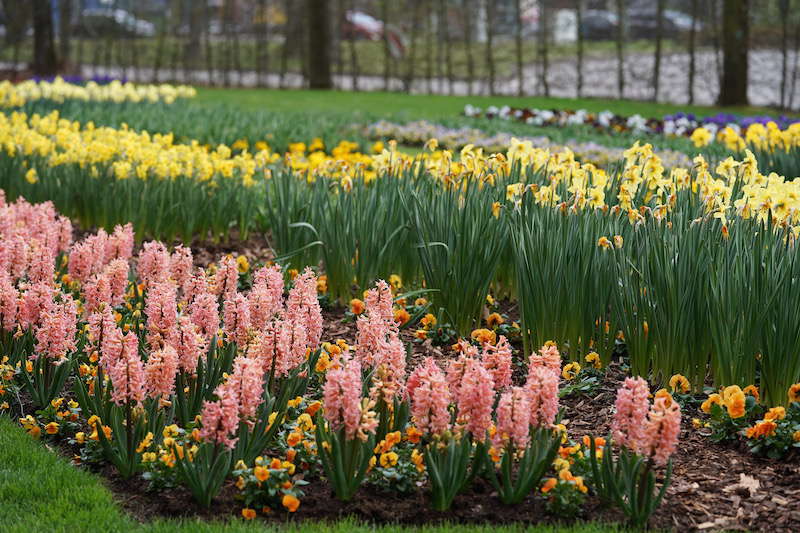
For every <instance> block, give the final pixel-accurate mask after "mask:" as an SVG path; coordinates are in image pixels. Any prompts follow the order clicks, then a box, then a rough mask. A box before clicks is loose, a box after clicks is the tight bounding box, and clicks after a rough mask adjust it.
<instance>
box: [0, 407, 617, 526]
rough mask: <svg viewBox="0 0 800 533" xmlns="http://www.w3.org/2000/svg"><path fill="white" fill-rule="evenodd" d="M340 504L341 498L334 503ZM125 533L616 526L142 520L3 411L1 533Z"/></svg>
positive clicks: (0, 421)
mask: <svg viewBox="0 0 800 533" xmlns="http://www.w3.org/2000/svg"><path fill="white" fill-rule="evenodd" d="M331 505H335V502H331ZM89 530H91V531H97V532H103V533H105V532H125V533H172V532H186V533H189V532H200V533H204V532H207V533H216V532H224V533H238V532H251V531H275V532H286V533H411V532H420V533H490V532H492V533H515V532H531V533H555V532H563V533H605V532H615V531H619V530H618V529H617V528H616V527H614V526H605V525H597V524H580V525H575V526H568V527H564V528H561V527H555V526H536V527H523V526H517V527H513V526H512V527H509V526H502V527H495V526H492V525H490V524H487V525H484V526H463V525H455V524H452V525H441V526H427V527H403V526H380V527H373V526H369V525H364V524H361V523H359V522H358V521H356V520H353V519H345V520H340V521H337V522H331V523H324V522H297V523H287V524H285V525H281V526H278V525H273V524H269V525H266V524H264V523H262V522H259V521H255V522H244V521H243V520H242V519H239V518H237V517H230V518H229V519H228V521H219V522H205V521H202V520H168V519H163V520H157V521H154V522H151V523H146V524H140V523H138V522H136V521H135V520H133V519H132V518H131V517H130V516H128V515H127V514H126V513H125V512H124V511H122V510H121V509H120V508H119V507H118V506H117V505H116V503H115V502H114V498H113V495H112V494H111V492H110V491H109V490H108V489H107V488H106V487H105V486H104V485H103V484H102V482H101V480H100V479H99V478H98V477H97V476H96V475H94V474H92V473H90V472H88V471H86V470H82V469H79V468H75V467H74V466H72V465H70V464H69V463H68V462H67V461H66V460H65V459H64V458H62V457H60V456H58V455H57V454H56V453H55V452H53V451H50V450H48V449H47V448H46V447H45V446H44V445H43V444H42V443H40V442H38V441H35V440H33V439H32V438H31V437H30V436H28V435H27V434H26V433H25V432H24V431H23V430H22V429H21V428H20V427H18V426H17V425H16V423H14V422H13V421H11V420H10V419H9V418H8V417H5V416H0V532H2V533H7V532H8V533H12V532H14V533H17V532H19V533H28V532H31V531H37V532H42V533H45V532H48V533H49V532H54V533H55V532H65V533H67V532H69V533H77V532H81V531H89Z"/></svg>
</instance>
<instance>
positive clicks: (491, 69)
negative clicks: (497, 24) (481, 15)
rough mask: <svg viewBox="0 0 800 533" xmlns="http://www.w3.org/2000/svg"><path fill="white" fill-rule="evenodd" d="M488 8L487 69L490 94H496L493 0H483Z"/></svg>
mask: <svg viewBox="0 0 800 533" xmlns="http://www.w3.org/2000/svg"><path fill="white" fill-rule="evenodd" d="M483 3H484V6H485V8H486V70H487V73H488V76H489V77H488V80H487V82H488V84H489V94H490V95H492V96H494V94H495V93H494V54H493V51H492V46H493V45H492V36H493V34H494V28H493V25H494V6H493V5H492V2H491V0H483Z"/></svg>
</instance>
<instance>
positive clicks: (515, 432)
mask: <svg viewBox="0 0 800 533" xmlns="http://www.w3.org/2000/svg"><path fill="white" fill-rule="evenodd" d="M530 425H531V402H530V395H529V394H528V391H527V390H526V389H525V388H523V387H512V388H511V390H508V391H506V392H504V393H502V394H501V395H500V401H499V402H498V403H497V432H496V433H495V436H494V439H493V444H494V445H495V446H497V447H504V446H505V445H506V444H511V445H512V446H514V447H515V448H517V449H518V450H524V449H525V448H527V447H528V443H529V442H530Z"/></svg>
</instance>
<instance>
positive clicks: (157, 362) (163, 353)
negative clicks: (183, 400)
mask: <svg viewBox="0 0 800 533" xmlns="http://www.w3.org/2000/svg"><path fill="white" fill-rule="evenodd" d="M144 372H145V378H146V388H147V395H148V396H149V397H151V398H157V397H159V396H160V397H161V398H162V399H164V400H166V399H168V398H169V397H170V396H171V395H172V393H173V392H175V378H176V377H177V375H178V354H177V353H176V352H175V348H173V347H172V346H170V345H165V346H164V347H163V348H161V349H159V350H156V351H154V352H151V353H150V357H149V358H148V359H147V364H146V365H145V368H144Z"/></svg>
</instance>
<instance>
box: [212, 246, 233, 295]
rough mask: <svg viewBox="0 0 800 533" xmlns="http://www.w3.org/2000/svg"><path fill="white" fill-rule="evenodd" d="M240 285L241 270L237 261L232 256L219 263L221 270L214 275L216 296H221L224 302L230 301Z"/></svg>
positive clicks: (218, 269)
mask: <svg viewBox="0 0 800 533" xmlns="http://www.w3.org/2000/svg"><path fill="white" fill-rule="evenodd" d="M238 285H239V269H238V267H237V266H236V260H235V259H234V258H233V257H231V256H229V255H228V256H225V257H223V258H222V260H221V261H220V262H219V268H217V272H216V274H215V275H214V294H216V295H217V296H221V297H222V299H223V300H228V299H230V298H232V297H233V295H234V294H236V288H237V286H238Z"/></svg>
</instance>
